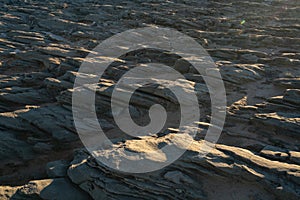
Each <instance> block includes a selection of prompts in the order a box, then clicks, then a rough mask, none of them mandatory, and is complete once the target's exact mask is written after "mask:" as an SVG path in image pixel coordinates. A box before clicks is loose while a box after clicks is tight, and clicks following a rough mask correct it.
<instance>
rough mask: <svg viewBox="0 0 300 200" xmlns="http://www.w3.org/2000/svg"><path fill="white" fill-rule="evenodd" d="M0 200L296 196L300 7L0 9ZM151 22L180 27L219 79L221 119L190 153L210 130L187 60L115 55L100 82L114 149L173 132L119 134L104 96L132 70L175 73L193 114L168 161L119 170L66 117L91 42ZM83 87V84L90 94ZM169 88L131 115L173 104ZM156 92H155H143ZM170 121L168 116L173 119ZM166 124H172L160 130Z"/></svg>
mask: <svg viewBox="0 0 300 200" xmlns="http://www.w3.org/2000/svg"><path fill="white" fill-rule="evenodd" d="M0 5H1V7H0V12H1V17H0V28H1V29H0V51H1V59H0V74H1V75H0V135H1V140H0V160H1V162H0V185H1V186H0V198H1V199H299V198H300V189H299V188H300V145H299V134H300V131H299V130H300V129H299V128H300V70H299V66H300V52H299V46H300V43H299V41H300V39H299V35H300V31H299V30H300V29H299V24H300V23H299V17H300V16H299V13H300V3H299V1H297V0H290V1H280V0H255V1H233V0H229V1H226V2H225V1H222V0H207V1H198V0H195V1H193V0H190V1H137V0H135V1H125V2H119V1H101V2H97V1H92V0H91V1H89V0H73V1H71V0H70V1H69V0H64V1H48V0H46V1H31V0H27V1H25V0H24V1H21V0H3V1H1V3H0ZM150 25H158V26H163V27H170V28H174V29H177V30H179V31H181V32H182V33H185V34H187V35H189V36H190V37H192V38H194V39H195V40H196V41H197V42H199V43H200V44H201V45H202V46H203V47H204V48H205V49H206V50H207V51H208V53H209V54H210V55H211V56H212V58H213V59H214V61H215V63H216V64H217V66H218V68H219V70H220V73H221V75H222V78H223V80H224V83H225V88H226V93H227V101H228V102H227V118H226V121H225V127H224V129H223V132H222V135H221V138H220V140H219V141H218V144H217V145H216V146H215V148H214V149H213V151H211V152H210V153H209V154H208V155H206V156H205V157H203V158H202V157H201V156H200V155H201V150H199V149H201V148H199V146H200V145H201V143H202V142H203V141H202V139H203V136H204V134H205V130H206V129H207V128H208V126H210V124H209V122H210V115H211V113H210V110H209V107H210V98H209V94H208V91H207V88H206V86H205V82H204V81H203V79H202V77H201V76H200V75H199V74H197V73H195V70H194V69H193V67H192V66H190V65H189V63H186V62H185V61H184V60H181V59H180V58H179V57H178V56H176V55H168V54H166V52H157V51H152V50H143V51H137V52H132V53H130V54H128V55H124V57H121V58H120V59H121V60H122V61H123V62H115V63H113V64H112V65H111V66H110V68H109V69H108V70H106V73H105V76H104V77H103V78H102V79H101V80H100V81H99V84H98V85H97V87H98V88H99V92H97V95H96V110H97V114H98V116H101V117H99V121H100V124H101V126H102V128H103V129H104V130H105V131H106V134H107V136H108V137H110V138H111V139H112V140H113V141H115V145H116V147H117V148H116V150H115V151H114V152H107V153H108V154H109V155H110V153H114V154H118V153H121V152H122V151H123V150H124V149H129V150H131V151H135V152H142V153H145V152H147V151H151V150H153V149H157V148H160V145H161V144H162V143H167V144H168V141H169V138H170V137H172V135H173V134H176V129H175V128H173V127H172V128H169V129H166V130H164V131H162V132H160V133H158V134H155V135H152V136H149V137H144V138H142V139H137V138H132V137H129V136H127V135H125V134H122V133H121V132H120V130H119V129H118V128H117V127H116V125H115V124H114V121H113V119H112V116H111V110H110V109H108V105H109V103H110V102H109V98H110V95H111V93H112V90H113V88H114V85H115V84H116V82H117V81H118V79H119V78H120V77H121V76H122V75H123V74H124V73H125V72H126V71H128V70H129V69H132V68H133V67H135V65H136V63H148V62H160V63H164V64H166V65H169V66H170V67H173V68H174V69H176V70H178V71H179V72H180V73H182V74H183V75H184V76H185V77H186V78H187V79H188V82H187V84H188V85H190V86H192V87H194V88H195V91H196V93H197V97H198V100H199V104H200V109H201V118H200V122H199V135H197V137H196V138H195V141H194V142H193V144H192V145H191V146H190V147H189V149H188V151H187V152H186V153H185V154H184V155H183V156H182V157H181V158H180V159H179V160H177V161H176V162H175V163H173V164H172V165H170V166H168V167H166V168H163V169H161V170H159V171H156V172H151V173H147V174H126V173H121V172H118V171H115V170H112V169H110V168H108V167H106V166H104V165H103V164H101V163H100V162H98V161H97V160H95V159H94V158H93V157H92V156H90V155H89V153H88V152H87V151H86V150H85V149H84V148H83V145H82V143H81V142H80V139H79V137H78V135H77V133H76V130H75V127H74V124H73V119H72V110H71V96H72V92H74V90H76V89H78V88H73V83H74V80H75V78H76V76H85V77H86V78H89V77H92V76H93V74H78V72H77V71H78V68H79V67H80V64H81V63H82V61H83V60H84V58H85V57H86V56H87V55H88V53H89V52H90V51H91V50H92V49H93V48H94V47H95V46H96V45H97V44H99V43H100V42H101V41H103V40H105V39H106V38H108V37H110V36H112V35H114V34H116V33H120V32H122V31H125V30H128V29H131V28H139V27H146V26H150ZM90 87H93V86H90ZM167 92H168V90H167V89H166V88H164V87H159V86H157V85H155V84H154V85H150V86H149V87H143V88H141V89H139V90H138V91H137V92H135V95H134V96H133V98H132V101H131V107H130V109H131V114H132V116H133V118H134V119H140V121H138V120H137V122H138V123H140V124H142V125H143V124H144V125H145V124H147V122H149V119H148V118H147V117H145V118H143V116H146V115H147V111H146V110H147V108H149V106H151V105H152V104H154V103H156V102H160V103H161V104H162V105H164V106H165V107H166V108H168V109H170V110H176V109H177V108H178V103H176V98H174V97H173V96H172V95H171V94H170V95H167V97H168V98H166V95H165V94H166V93H167ZM154 94H155V95H154ZM174 120H175V121H176V119H174ZM170 123H171V124H172V121H171V122H170Z"/></svg>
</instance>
